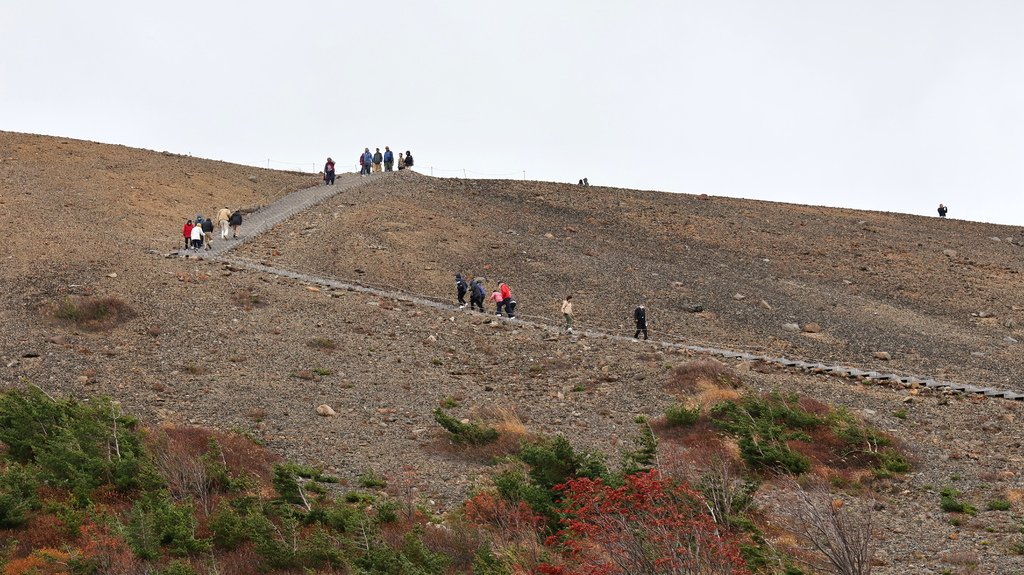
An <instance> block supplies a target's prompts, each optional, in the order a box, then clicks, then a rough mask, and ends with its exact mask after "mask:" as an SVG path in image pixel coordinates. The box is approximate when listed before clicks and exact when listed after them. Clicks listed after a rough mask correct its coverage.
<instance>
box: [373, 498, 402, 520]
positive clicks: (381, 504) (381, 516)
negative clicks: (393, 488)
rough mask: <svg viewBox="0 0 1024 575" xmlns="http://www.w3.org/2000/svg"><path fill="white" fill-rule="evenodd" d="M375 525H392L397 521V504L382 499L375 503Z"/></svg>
mask: <svg viewBox="0 0 1024 575" xmlns="http://www.w3.org/2000/svg"><path fill="white" fill-rule="evenodd" d="M375 507H376V509H377V523H394V522H395V521H398V502H397V501H393V500H391V499H384V500H381V501H378V502H377V505H376V506H375Z"/></svg>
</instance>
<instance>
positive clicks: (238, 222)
mask: <svg viewBox="0 0 1024 575" xmlns="http://www.w3.org/2000/svg"><path fill="white" fill-rule="evenodd" d="M228 224H229V225H230V226H231V237H233V238H235V239H238V228H239V227H241V226H242V211H241V210H235V211H234V212H232V213H231V217H230V218H228Z"/></svg>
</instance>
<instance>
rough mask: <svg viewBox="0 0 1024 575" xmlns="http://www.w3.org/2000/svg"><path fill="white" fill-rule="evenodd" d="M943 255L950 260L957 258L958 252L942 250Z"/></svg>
mask: <svg viewBox="0 0 1024 575" xmlns="http://www.w3.org/2000/svg"><path fill="white" fill-rule="evenodd" d="M942 253H943V254H945V255H946V257H948V258H955V257H956V250H942Z"/></svg>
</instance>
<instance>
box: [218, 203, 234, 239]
mask: <svg viewBox="0 0 1024 575" xmlns="http://www.w3.org/2000/svg"><path fill="white" fill-rule="evenodd" d="M230 219H231V210H229V209H228V208H227V207H226V206H225V207H223V208H221V209H220V211H219V212H217V225H218V226H219V227H220V239H222V240H226V239H228V220H230Z"/></svg>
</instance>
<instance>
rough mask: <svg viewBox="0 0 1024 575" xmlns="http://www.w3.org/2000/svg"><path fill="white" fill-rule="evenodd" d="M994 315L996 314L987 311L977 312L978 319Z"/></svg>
mask: <svg viewBox="0 0 1024 575" xmlns="http://www.w3.org/2000/svg"><path fill="white" fill-rule="evenodd" d="M995 315H996V314H994V313H992V312H991V311H989V310H984V311H980V312H978V317H980V318H986V317H995Z"/></svg>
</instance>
